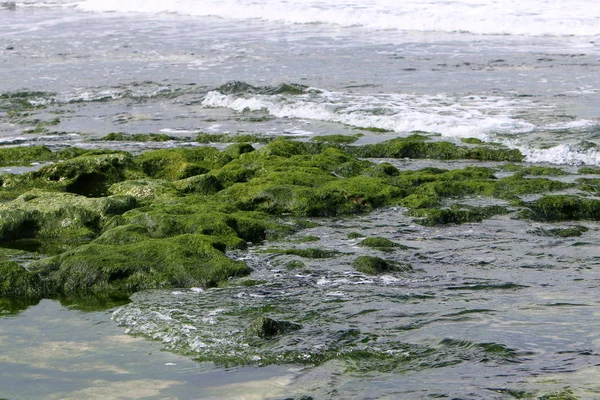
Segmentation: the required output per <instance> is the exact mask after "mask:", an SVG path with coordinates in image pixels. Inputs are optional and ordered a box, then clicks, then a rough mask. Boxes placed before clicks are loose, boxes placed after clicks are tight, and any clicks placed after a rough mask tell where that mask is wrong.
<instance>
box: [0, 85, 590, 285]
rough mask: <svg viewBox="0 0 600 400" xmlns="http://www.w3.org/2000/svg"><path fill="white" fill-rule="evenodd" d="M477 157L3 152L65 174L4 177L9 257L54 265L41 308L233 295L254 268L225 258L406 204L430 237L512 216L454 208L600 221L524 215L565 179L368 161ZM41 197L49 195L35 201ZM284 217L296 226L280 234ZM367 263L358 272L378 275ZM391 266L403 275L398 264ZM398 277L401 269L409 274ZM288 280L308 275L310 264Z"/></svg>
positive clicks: (379, 152)
mask: <svg viewBox="0 0 600 400" xmlns="http://www.w3.org/2000/svg"><path fill="white" fill-rule="evenodd" d="M261 90H262V89H261ZM115 140H118V139H115ZM386 146H387V147H386ZM14 149H17V150H14ZM457 149H458V150H457ZM465 149H468V151H469V153H465V151H467V150H465ZM473 149H474V148H473V147H469V148H462V147H459V146H455V145H453V144H450V143H445V142H429V141H428V138H427V137H425V136H419V135H413V136H411V137H409V138H404V139H394V140H392V141H388V142H384V143H383V144H378V145H367V146H358V147H351V146H345V147H344V146H342V145H340V144H336V143H325V142H324V143H317V142H298V141H292V140H288V139H277V140H274V141H272V142H270V143H268V144H266V145H265V146H264V147H262V148H260V149H258V150H255V149H254V148H253V147H252V146H251V145H249V144H248V143H246V142H245V141H240V142H236V143H234V144H232V145H231V146H229V147H227V148H226V149H225V150H222V151H219V150H217V149H215V148H212V147H199V148H186V149H163V150H154V151H148V152H145V153H143V154H141V155H139V156H137V157H134V156H132V155H131V154H129V153H126V152H114V151H87V150H82V149H74V148H71V149H65V150H63V151H60V152H52V151H50V150H49V149H47V148H44V147H29V148H10V149H8V148H6V149H4V148H0V150H6V151H5V152H4V153H3V152H1V151H0V159H1V160H3V161H2V162H4V163H6V164H8V165H13V164H14V163H29V162H35V161H38V162H39V161H44V160H47V161H54V162H55V163H54V164H50V165H46V166H43V167H42V168H40V169H39V170H37V171H32V172H28V173H26V174H23V175H11V174H4V175H2V176H0V183H1V188H0V199H2V200H3V201H4V203H3V204H0V214H1V216H2V218H0V234H1V235H0V237H1V238H2V241H1V243H0V244H1V245H2V246H4V247H11V246H12V247H14V248H22V249H24V250H28V251H38V252H40V253H44V254H47V255H52V257H50V258H47V259H44V260H39V261H35V262H33V263H32V266H33V267H32V272H31V273H32V274H34V275H35V276H37V277H38V278H39V279H40V280H41V282H43V285H44V287H46V289H45V290H46V291H45V292H44V293H45V294H44V295H47V296H51V297H52V296H59V295H61V296H67V297H69V296H80V295H81V294H82V293H93V294H95V295H100V294H102V293H112V294H114V293H132V292H134V291H136V290H141V289H150V288H166V287H176V286H188V287H189V286H196V285H197V286H218V285H222V284H224V283H225V282H227V280H228V279H229V278H230V277H232V276H241V275H244V274H247V273H248V272H249V269H248V267H247V266H246V265H245V264H244V263H243V262H239V261H233V260H231V259H229V258H228V257H227V256H226V255H225V252H226V251H228V250H231V249H243V248H245V247H246V246H247V245H248V243H261V242H262V241H264V240H266V239H268V238H277V237H282V236H285V235H287V234H289V233H291V232H293V231H295V230H297V229H299V228H300V227H302V223H301V221H298V220H297V219H296V218H301V217H323V216H336V215H354V214H359V213H366V212H370V211H372V210H374V209H376V208H379V207H383V206H388V205H396V204H402V205H404V206H405V207H408V208H409V210H408V214H409V215H412V216H415V217H417V218H420V219H419V220H418V222H419V223H421V224H424V225H444V224H455V223H465V222H476V221H481V220H483V219H485V218H489V217H491V216H494V215H499V214H505V213H507V212H509V211H510V210H509V209H507V208H506V207H502V206H487V207H472V206H466V205H457V204H455V205H452V206H450V207H447V208H439V207H440V206H441V205H442V204H443V203H444V202H445V201H447V200H448V199H460V198H464V197H470V196H484V197H492V198H499V199H506V200H511V201H514V202H516V203H515V204H517V205H518V206H521V207H524V208H525V210H524V211H522V212H521V214H520V215H521V217H525V218H531V219H536V220H577V219H596V220H597V219H599V218H600V217H599V214H598V209H599V208H598V204H597V202H598V200H594V199H585V198H580V197H578V196H574V195H572V196H544V197H542V198H541V199H539V200H537V201H534V202H528V203H524V202H522V201H520V196H523V195H526V194H532V193H546V192H552V191H556V190H562V189H565V188H571V187H573V186H574V185H573V184H569V183H564V182H559V181H555V180H551V179H546V178H543V177H533V178H532V177H527V176H528V175H531V176H554V175H559V173H558V172H556V171H554V170H553V169H543V170H542V169H539V168H535V167H526V168H525V167H520V166H508V167H503V168H502V169H503V170H505V171H506V170H511V171H512V172H515V174H514V175H512V176H510V177H506V178H501V179H498V178H496V172H497V170H495V169H493V168H485V167H467V168H463V169H457V170H445V169H440V168H424V169H421V170H418V171H406V170H403V171H401V170H399V169H398V168H396V167H394V166H392V165H391V164H389V163H379V164H374V163H372V162H370V161H367V160H364V159H359V158H357V157H382V156H383V157H406V156H408V157H417V156H418V157H434V158H436V157H437V158H441V159H454V158H455V157H465V158H473V154H475V153H472V151H473ZM405 150H406V151H407V152H408V153H406V152H405ZM486 151H487V150H486ZM494 151H499V152H500V153H498V154H497V157H496V156H494V157H492V158H486V157H488V156H485V157H483V158H481V159H510V157H505V156H506V154H504V153H502V152H505V151H507V150H506V149H504V148H502V147H496V148H494ZM410 152H412V153H410ZM409 153H410V154H409ZM478 154H479V155H478V156H477V157H479V156H480V155H481V154H483V153H478ZM501 154H504V155H501ZM511 157H512V156H511ZM516 158H518V157H516ZM511 161H518V160H511ZM592 183H593V182H592ZM580 184H581V183H580ZM586 184H588V185H589V184H590V183H589V182H586ZM35 187H37V188H39V189H36V190H33V191H31V189H32V188H35ZM109 195H110V196H109ZM274 217H287V218H289V217H291V218H292V220H296V222H295V223H291V224H290V223H285V224H283V223H281V221H277V220H276V219H275V218H274ZM548 218H550V219H548ZM557 234H558V235H559V236H560V235H561V234H562V232H558V233H557ZM565 234H566V231H565ZM348 237H349V238H358V237H364V236H363V235H360V234H357V233H355V234H354V235H349V236H348ZM309 240H310V241H316V240H318V238H314V237H307V238H306V241H309ZM382 240H383V241H385V243H383V244H385V245H382ZM375 241H377V243H375ZM371 242H372V243H371ZM390 243H391V245H390ZM376 244H378V245H376ZM359 245H361V246H368V247H371V248H375V249H380V250H391V249H394V248H404V247H401V245H398V244H396V243H394V242H391V241H387V240H386V239H383V238H368V239H365V240H364V241H363V242H361V243H360V244H359ZM373 246H374V247H373ZM268 251H270V252H274V253H279V254H288V255H296V256H300V257H305V258H322V257H333V256H336V255H337V254H338V253H337V252H329V251H327V250H323V249H270V250H268ZM367 261H368V260H367V259H363V260H362V261H361V262H360V263H362V264H365V265H367V264H368V263H369V262H370V263H373V262H374V261H373V260H372V259H371V260H370V261H369V262H367ZM383 262H385V263H388V264H389V265H388V267H389V268H392V264H391V263H392V262H390V261H386V260H383ZM379 263H380V262H379ZM375 264H378V262H375ZM398 265H399V264H394V265H393V268H396V269H395V270H398V269H397V268H398ZM288 267H289V268H294V267H299V268H304V264H302V265H300V264H298V265H296V264H290V265H289V266H288ZM365 268H367V267H365ZM370 268H371V269H372V271H377V268H376V267H373V266H371V267H370ZM386 268H387V267H386ZM393 268H392V269H391V270H394V269H393ZM384 269H385V268H384ZM400 269H402V268H400ZM405 270H406V269H405ZM86 276H88V278H86ZM38 278H35V279H38ZM32 279H33V278H32ZM25 286H26V285H25Z"/></svg>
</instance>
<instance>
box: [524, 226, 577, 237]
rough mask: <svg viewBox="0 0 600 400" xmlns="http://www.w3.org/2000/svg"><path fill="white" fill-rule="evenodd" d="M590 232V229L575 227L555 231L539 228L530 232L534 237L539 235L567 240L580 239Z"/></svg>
mask: <svg viewBox="0 0 600 400" xmlns="http://www.w3.org/2000/svg"><path fill="white" fill-rule="evenodd" d="M588 230H589V229H588V228H586V227H585V226H581V225H575V226H570V227H567V228H553V229H544V228H537V229H534V230H532V231H530V233H532V234H534V235H538V236H550V237H563V238H567V237H579V236H581V235H582V234H583V233H585V232H587V231H588Z"/></svg>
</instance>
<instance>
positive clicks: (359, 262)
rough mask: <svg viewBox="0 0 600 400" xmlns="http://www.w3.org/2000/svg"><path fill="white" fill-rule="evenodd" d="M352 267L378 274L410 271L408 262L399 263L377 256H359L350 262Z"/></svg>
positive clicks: (365, 272) (363, 271) (370, 273)
mask: <svg viewBox="0 0 600 400" xmlns="http://www.w3.org/2000/svg"><path fill="white" fill-rule="evenodd" d="M352 266H353V267H354V269H356V270H357V271H359V272H362V273H364V274H368V275H379V274H386V273H390V272H410V271H412V266H411V265H410V264H401V263H398V262H396V261H391V260H384V259H383V258H379V257H371V256H359V257H357V258H356V260H354V262H353V263H352Z"/></svg>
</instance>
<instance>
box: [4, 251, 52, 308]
mask: <svg viewBox="0 0 600 400" xmlns="http://www.w3.org/2000/svg"><path fill="white" fill-rule="evenodd" d="M45 292H46V291H45V288H44V285H43V283H42V281H41V279H40V277H39V276H38V275H37V274H34V273H31V272H29V271H28V270H26V269H25V268H23V267H22V266H20V265H19V264H17V263H16V262H14V261H0V298H10V299H21V300H32V299H40V298H41V297H42V296H44V295H45Z"/></svg>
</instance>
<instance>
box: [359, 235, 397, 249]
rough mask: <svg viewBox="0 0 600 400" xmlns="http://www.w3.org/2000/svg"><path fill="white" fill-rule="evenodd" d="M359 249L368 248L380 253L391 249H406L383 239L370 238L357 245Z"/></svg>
mask: <svg viewBox="0 0 600 400" xmlns="http://www.w3.org/2000/svg"><path fill="white" fill-rule="evenodd" d="M358 245H359V246H361V247H370V248H372V249H376V250H381V251H391V250H393V249H402V250H406V249H408V247H406V246H404V245H401V244H400V243H396V242H393V241H391V240H389V239H386V238H383V237H370V238H366V239H364V240H362V241H360V242H359V243H358Z"/></svg>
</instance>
